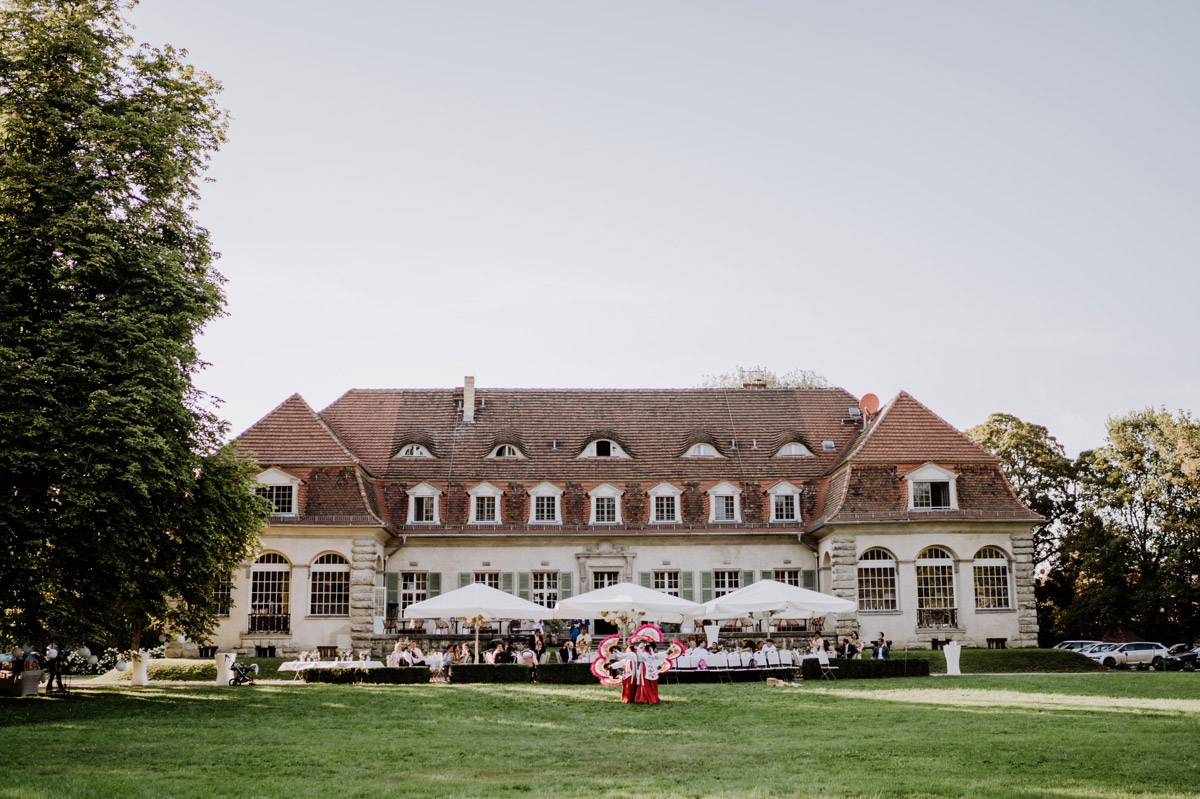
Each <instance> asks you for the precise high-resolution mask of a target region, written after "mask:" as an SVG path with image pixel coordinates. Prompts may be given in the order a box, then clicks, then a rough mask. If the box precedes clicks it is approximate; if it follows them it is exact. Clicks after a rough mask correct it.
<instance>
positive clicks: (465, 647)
mask: <svg viewBox="0 0 1200 799" xmlns="http://www.w3.org/2000/svg"><path fill="white" fill-rule="evenodd" d="M474 661H475V653H474V652H472V651H471V645H470V644H468V643H467V642H466V641H463V643H462V646H460V647H459V650H458V662H459V663H473V662H474Z"/></svg>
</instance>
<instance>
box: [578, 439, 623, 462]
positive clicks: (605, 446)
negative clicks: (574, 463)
mask: <svg viewBox="0 0 1200 799" xmlns="http://www.w3.org/2000/svg"><path fill="white" fill-rule="evenodd" d="M579 457H580V458H628V457H629V453H628V452H626V451H625V450H624V449H623V448H622V447H621V445H620V444H618V443H617V442H615V441H613V440H612V439H608V438H598V439H596V440H595V441H590V442H588V445H587V446H586V447H584V448H583V452H581V453H579Z"/></svg>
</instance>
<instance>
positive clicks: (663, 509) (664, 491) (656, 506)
mask: <svg viewBox="0 0 1200 799" xmlns="http://www.w3.org/2000/svg"><path fill="white" fill-rule="evenodd" d="M646 494H647V495H648V496H649V497H650V523H651V524H678V523H679V497H680V495H681V494H683V491H682V490H680V489H678V488H676V487H675V486H673V485H671V484H670V483H659V484H658V485H656V486H655V487H654V488H652V489H650V490H649V491H647V492H646Z"/></svg>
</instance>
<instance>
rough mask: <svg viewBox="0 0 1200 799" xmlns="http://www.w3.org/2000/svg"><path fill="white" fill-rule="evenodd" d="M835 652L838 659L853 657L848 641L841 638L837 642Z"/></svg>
mask: <svg viewBox="0 0 1200 799" xmlns="http://www.w3.org/2000/svg"><path fill="white" fill-rule="evenodd" d="M836 652H837V656H838V657H840V658H852V657H854V648H853V647H852V646H850V639H849V638H843V639H842V640H841V641H838V645H837V650H836Z"/></svg>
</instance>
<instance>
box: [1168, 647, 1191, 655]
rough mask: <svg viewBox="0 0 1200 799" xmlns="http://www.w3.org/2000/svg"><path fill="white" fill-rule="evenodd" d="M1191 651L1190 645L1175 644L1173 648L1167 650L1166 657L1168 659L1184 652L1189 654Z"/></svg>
mask: <svg viewBox="0 0 1200 799" xmlns="http://www.w3.org/2000/svg"><path fill="white" fill-rule="evenodd" d="M1191 651H1192V645H1191V644H1175V646H1173V647H1171V648H1170V649H1168V650H1167V657H1170V656H1171V655H1182V654H1183V653H1184V652H1191Z"/></svg>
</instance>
